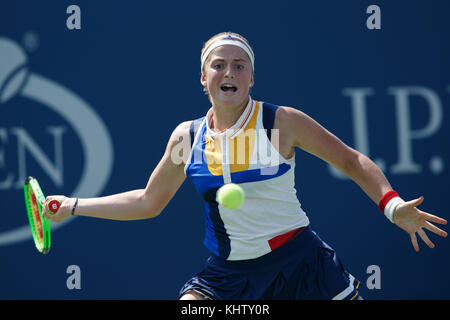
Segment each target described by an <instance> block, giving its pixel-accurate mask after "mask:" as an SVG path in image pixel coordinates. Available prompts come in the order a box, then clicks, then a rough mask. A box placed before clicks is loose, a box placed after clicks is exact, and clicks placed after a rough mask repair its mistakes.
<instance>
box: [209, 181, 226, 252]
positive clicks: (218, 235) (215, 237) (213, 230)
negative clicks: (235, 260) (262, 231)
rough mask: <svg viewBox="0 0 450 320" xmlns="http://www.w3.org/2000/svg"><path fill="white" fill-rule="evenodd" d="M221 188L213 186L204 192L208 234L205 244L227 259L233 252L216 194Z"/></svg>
mask: <svg viewBox="0 0 450 320" xmlns="http://www.w3.org/2000/svg"><path fill="white" fill-rule="evenodd" d="M218 189H219V188H213V189H210V190H208V191H206V192H205V193H204V194H203V199H204V200H205V202H206V204H207V205H206V206H205V221H206V234H205V240H204V242H203V243H204V244H205V246H206V247H207V248H208V249H209V250H210V251H211V252H212V253H213V254H215V255H216V256H219V257H222V258H224V259H227V258H228V256H229V255H230V252H231V243H230V237H229V235H228V233H227V230H226V228H225V223H224V222H223V220H222V217H221V216H220V212H219V204H218V203H217V201H216V194H217V190H218Z"/></svg>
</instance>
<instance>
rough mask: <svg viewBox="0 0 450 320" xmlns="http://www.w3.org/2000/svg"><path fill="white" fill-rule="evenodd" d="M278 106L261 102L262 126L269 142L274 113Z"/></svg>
mask: <svg viewBox="0 0 450 320" xmlns="http://www.w3.org/2000/svg"><path fill="white" fill-rule="evenodd" d="M277 109H278V106H276V105H274V104H271V103H267V102H263V126H264V129H266V131H267V138H268V139H269V141H271V138H272V129H273V123H274V121H275V113H276V112H277Z"/></svg>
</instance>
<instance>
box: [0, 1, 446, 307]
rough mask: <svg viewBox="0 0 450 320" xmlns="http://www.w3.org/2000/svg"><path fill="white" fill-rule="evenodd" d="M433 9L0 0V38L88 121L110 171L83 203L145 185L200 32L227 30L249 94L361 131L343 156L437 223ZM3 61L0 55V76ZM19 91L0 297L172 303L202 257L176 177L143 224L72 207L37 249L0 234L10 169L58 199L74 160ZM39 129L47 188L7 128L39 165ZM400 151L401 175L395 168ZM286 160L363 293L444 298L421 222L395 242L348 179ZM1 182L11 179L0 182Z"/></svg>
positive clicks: (9, 105)
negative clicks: (244, 57)
mask: <svg viewBox="0 0 450 320" xmlns="http://www.w3.org/2000/svg"><path fill="white" fill-rule="evenodd" d="M71 4H77V5H78V6H79V7H80V8H81V29H80V30H69V29H68V28H67V27H66V19H67V18H68V17H69V14H67V13H66V8H67V7H68V6H69V5H71ZM372 4H376V5H378V6H379V7H380V9H381V30H369V29H368V28H367V27H366V20H367V18H368V17H369V14H367V13H366V9H367V7H368V6H369V5H372ZM449 9H450V5H449V2H448V1H443V0H442V1H437V0H436V1H432V2H431V1H425V0H422V1H400V0H399V1H359V0H358V1H357V0H352V1H331V0H330V1H323V0H321V1H275V2H273V1H228V2H226V3H224V2H220V1H190V2H188V1H165V2H164V3H163V2H149V1H116V2H112V1H95V3H94V2H92V1H58V3H56V2H54V1H39V2H35V1H14V2H11V1H2V2H1V3H0V37H2V39H0V42H2V41H3V42H5V39H9V40H10V41H13V42H15V43H16V45H17V47H19V48H21V50H22V51H23V52H24V53H25V55H26V57H27V70H29V73H30V74H31V73H32V74H37V75H41V76H43V77H45V78H46V79H51V80H52V81H54V82H55V83H57V84H58V86H62V87H64V88H67V89H68V90H70V92H72V93H73V94H75V95H77V96H78V97H81V98H82V99H83V100H84V101H85V103H86V104H87V105H88V106H89V108H90V109H91V110H93V111H95V113H96V114H97V115H98V116H99V118H100V119H101V121H102V122H103V123H104V125H105V126H106V128H107V131H108V133H109V135H110V138H111V141H112V147H113V158H112V170H111V172H110V174H108V175H107V180H106V183H105V185H104V187H102V188H101V190H100V191H99V192H98V193H97V194H90V196H97V195H109V194H113V193H118V192H123V191H127V190H131V189H136V188H143V187H145V184H146V182H147V179H148V177H149V175H150V174H151V172H152V170H153V168H154V167H155V166H156V164H157V163H158V161H159V159H160V157H161V156H162V154H163V152H164V149H165V145H166V142H167V140H168V138H169V136H170V133H171V132H172V130H173V129H174V128H175V127H176V126H177V124H178V123H180V122H181V121H184V120H189V119H194V118H197V117H200V116H202V115H203V114H205V113H206V111H207V110H208V108H209V107H210V105H209V102H208V99H207V97H206V96H205V95H204V94H203V93H202V87H201V84H200V81H199V76H200V61H199V54H200V50H201V47H202V45H203V42H204V41H206V40H207V39H208V38H209V37H210V36H212V35H214V34H216V33H218V32H221V31H235V32H238V33H241V34H242V35H244V36H245V37H247V38H248V39H249V41H250V43H251V44H252V46H253V49H254V51H255V55H256V61H255V71H256V72H255V81H256V84H255V87H254V88H253V90H252V96H253V98H255V99H258V100H264V101H268V102H272V103H276V104H281V105H288V106H292V107H296V108H298V109H301V110H303V111H304V112H306V113H307V114H309V115H310V116H312V117H313V118H315V119H316V120H317V121H319V122H320V123H321V124H322V125H324V126H325V127H326V128H328V129H329V130H330V131H332V132H333V133H335V134H336V135H337V136H338V137H340V138H341V139H342V140H343V141H344V142H346V143H347V144H349V145H351V146H353V147H355V146H356V147H358V146H357V144H358V136H357V135H356V134H355V130H354V128H355V126H356V124H359V125H361V126H362V127H363V128H365V129H366V132H367V140H366V142H365V143H361V144H360V147H361V146H362V147H363V148H365V149H366V150H361V151H366V153H369V154H368V155H369V156H370V157H371V158H372V159H375V160H377V163H380V164H381V166H382V167H383V169H384V172H385V174H386V176H387V177H388V179H389V181H390V182H391V184H392V185H393V187H394V188H395V189H396V190H398V191H399V192H400V194H401V196H402V197H403V198H404V199H412V198H414V197H418V196H420V195H424V196H425V202H424V204H423V205H422V207H421V208H422V209H423V210H425V211H428V212H430V213H435V214H437V215H439V216H442V217H444V218H447V219H448V218H449V209H450V205H449V202H448V201H447V193H448V184H447V181H448V180H449V178H450V175H449V169H448V167H449V160H450V152H449V146H450V143H449V138H450V134H449V132H450V130H449V119H448V118H449V107H450V77H449V70H450V60H449V57H450V45H449V41H448V39H449V33H450V32H449V31H450V20H449V19H448V11H449ZM10 63H12V62H11V58H10V57H9V56H8V58H7V57H6V53H5V52H2V51H1V50H0V66H3V69H1V68H0V70H6V69H7V67H6V66H9V64H10ZM0 79H2V78H1V74H0ZM3 80H4V79H3ZM4 82H6V81H4ZM26 86H27V83H24V84H23V87H26ZM0 88H2V85H1V84H0ZM362 88H364V90H366V91H365V92H369V93H370V94H368V95H367V96H366V100H365V103H366V105H365V110H366V116H367V122H364V121H362V120H357V118H356V117H355V113H354V112H353V111H354V110H356V108H357V107H358V106H359V107H361V105H357V104H356V102H355V100H352V96H350V95H349V94H348V92H349V90H356V89H357V90H360V91H359V92H362V91H361V90H363V89H362ZM417 88H421V90H422V91H421V92H423V91H424V90H425V91H426V92H428V93H430V92H431V93H430V94H431V95H432V96H433V97H434V98H435V99H434V100H433V101H434V102H431V100H430V99H431V98H424V96H421V95H420V94H414V92H416V91H414V90H416V89H417ZM0 90H5V89H4V88H3V89H0ZM20 90H21V89H20V88H18V92H17V93H16V94H15V95H14V96H12V97H10V98H9V99H7V101H3V102H0V185H1V187H0V214H1V215H2V219H1V220H0V221H1V222H0V298H2V299H41V298H44V299H54V298H58V299H175V298H176V297H177V293H178V290H179V288H180V287H181V286H182V285H183V284H184V282H185V281H186V280H187V279H188V278H189V277H190V276H191V275H192V274H193V273H195V272H197V271H198V270H200V268H202V266H203V264H204V260H205V259H206V258H207V256H208V252H207V250H206V249H205V248H204V247H203V245H202V241H203V235H204V230H203V228H204V224H203V212H202V203H201V200H200V197H199V196H198V195H197V194H196V193H195V190H194V188H193V186H192V185H191V184H190V182H189V181H186V182H185V183H184V184H183V186H182V187H181V189H180V190H179V191H178V193H177V194H176V195H175V197H174V199H173V200H172V202H171V203H170V204H169V205H168V206H167V207H166V209H165V210H164V211H163V213H162V214H161V215H160V216H159V217H157V218H156V219H152V220H145V221H133V222H116V221H107V220H100V219H93V218H74V219H72V220H71V221H70V222H68V223H66V224H65V225H63V226H60V227H59V228H57V229H55V230H54V232H53V238H52V242H53V243H52V250H51V252H50V253H49V254H48V255H45V256H44V255H40V254H39V253H38V252H37V251H36V249H35V248H34V245H33V243H32V240H31V238H29V237H27V238H26V239H18V240H17V241H9V242H8V243H6V241H5V240H4V239H5V237H6V235H11V234H12V232H15V231H16V230H19V229H20V228H21V227H23V226H26V225H27V223H28V222H27V217H26V212H25V208H24V204H23V191H22V189H21V183H22V180H20V179H19V178H20V176H21V175H23V174H24V171H25V172H26V175H33V176H35V177H37V178H38V179H39V181H40V182H41V185H43V189H44V192H45V193H46V194H48V195H50V194H66V195H71V194H72V193H73V192H74V190H75V187H76V186H77V184H78V183H79V181H80V179H81V175H82V172H83V170H84V168H85V166H86V161H87V160H86V159H87V155H86V154H85V149H84V148H83V142H82V141H81V140H80V137H79V135H78V134H77V132H76V131H75V130H74V128H73V125H72V123H71V122H70V121H69V122H68V121H66V119H64V118H63V117H61V115H60V114H58V112H55V111H54V110H52V109H50V108H48V106H46V105H45V104H43V103H39V102H36V101H33V100H32V99H29V98H27V97H25V96H24V95H23V94H21V91H20ZM401 90H403V91H401ZM405 90H406V91H405ZM353 92H355V91H353ZM400 92H408V93H409V94H410V95H409V96H408V97H409V98H408V106H409V107H408V109H407V111H408V113H407V114H408V116H409V119H408V118H403V120H405V121H406V122H405V123H407V124H408V126H409V130H410V131H412V132H416V135H417V136H418V137H417V138H414V139H409V138H408V137H407V136H405V132H404V131H402V132H400V131H399V127H400V126H401V125H400V124H399V123H400V122H399V120H400V119H399V113H398V110H400V109H401V108H403V109H402V110H406V109H405V105H401V102H399V100H398V99H396V97H399V94H400ZM45 94H52V93H51V92H50V91H49V93H45ZM0 96H1V91H0ZM436 99H437V100H436ZM436 101H437V102H436ZM63 102H64V101H63ZM63 102H62V103H63ZM433 103H434V105H433V106H434V107H432V106H431V105H432V104H433ZM360 110H361V109H360ZM433 119H434V120H433ZM433 121H434V122H433ZM432 124H434V127H432ZM52 126H58V127H63V128H64V130H65V132H64V134H63V135H62V159H63V166H62V167H58V168H59V170H60V173H62V176H63V182H62V183H61V184H59V185H58V184H57V183H55V180H54V179H53V178H51V177H50V175H49V170H46V169H44V168H43V165H42V161H39V160H36V157H35V156H34V155H33V153H32V152H31V151H30V150H29V149H27V148H25V152H24V153H23V154H20V152H21V150H22V149H21V148H22V147H23V144H21V143H23V141H22V140H20V139H19V136H18V134H17V128H21V130H22V132H24V131H25V132H27V133H28V134H29V136H31V137H32V138H33V141H34V145H35V146H37V147H38V148H40V149H41V150H42V151H43V152H44V153H46V154H47V157H48V159H49V160H50V161H51V163H53V166H55V159H56V158H55V150H54V144H55V141H54V136H52V135H51V134H49V133H48V131H47V130H48V128H49V127H52ZM427 129H429V130H428V131H426V130H427ZM423 130H425V131H426V132H422V133H423V134H422V135H421V134H420V132H421V131H423ZM399 132H400V133H399ZM417 132H419V133H417ZM413 135H414V133H413ZM420 135H421V136H420ZM359 138H361V136H359ZM21 141H22V142H21ZM405 147H410V149H409V151H408V152H409V153H407V154H408V159H409V160H412V162H413V163H414V164H416V165H418V166H420V170H418V172H413V170H410V169H405V170H403V172H396V171H395V165H396V164H398V163H399V162H400V154H401V150H403V152H405V151H404V149H402V148H405ZM24 155H25V156H24ZM24 159H25V160H24ZM102 159H103V158H101V157H98V161H100V162H101V161H103V160H102ZM408 159H407V160H408ZM105 161H106V160H105ZM55 170H56V171H58V170H57V169H55ZM296 170H297V172H296V173H297V181H296V182H297V191H298V195H299V198H300V201H301V202H302V206H303V208H304V209H305V211H306V212H307V213H308V215H309V217H310V220H311V221H312V223H311V225H312V227H313V229H315V230H316V231H317V232H318V234H319V235H320V236H321V237H322V238H323V239H324V240H325V241H327V242H328V243H329V244H330V245H331V246H333V247H334V248H335V249H336V251H337V252H338V254H339V255H340V257H341V259H342V260H343V262H344V265H345V266H346V268H347V269H348V270H349V271H350V272H351V273H352V274H353V275H354V276H355V277H357V278H359V279H360V280H361V281H362V285H361V294H362V296H363V297H365V298H368V299H448V298H450V294H449V291H448V287H449V285H450V276H449V272H448V270H449V269H450V257H449V252H450V251H449V250H450V242H449V241H448V239H442V238H439V237H437V236H435V235H434V234H431V233H429V232H428V234H429V237H430V239H431V240H432V241H434V242H435V244H436V248H434V249H429V248H428V247H426V245H425V244H424V243H423V242H421V241H420V240H419V242H420V243H419V244H420V247H421V251H420V252H419V253H416V252H414V250H413V248H412V246H411V243H410V240H409V236H408V235H407V234H406V233H405V232H403V231H402V230H400V229H399V228H397V227H396V226H394V225H392V224H391V223H390V222H389V221H388V220H387V219H385V218H384V217H383V216H382V214H381V213H380V212H379V211H378V208H377V206H376V205H375V204H374V203H372V202H371V201H370V200H369V199H368V197H367V196H366V195H365V194H364V193H363V192H362V191H360V189H359V188H358V187H357V186H356V185H355V184H354V183H353V182H351V181H349V180H346V179H341V178H338V177H336V176H335V175H334V174H333V173H332V172H331V171H330V169H329V167H328V166H327V165H326V164H325V163H324V162H322V161H321V160H319V159H317V158H314V157H313V156H311V155H309V154H306V153H304V152H302V151H300V150H298V151H297V167H296ZM8 177H13V179H14V180H13V181H14V183H12V184H9V185H8V184H7V183H5V181H7V179H8ZM1 182H3V184H1ZM53 227H55V224H53ZM445 229H446V228H445ZM447 231H448V230H447ZM2 237H3V238H2ZM2 239H3V240H2ZM9 239H10V238H9ZM1 241H3V243H1ZM70 265H78V266H79V267H80V269H81V289H80V290H69V289H68V288H67V286H66V280H67V278H68V277H69V274H67V273H66V269H67V267H68V266H70ZM371 265H377V266H379V268H380V271H381V288H380V289H372V290H370V289H368V288H367V286H366V280H367V279H368V278H369V276H370V274H368V273H367V272H366V270H367V268H368V267H369V266H371Z"/></svg>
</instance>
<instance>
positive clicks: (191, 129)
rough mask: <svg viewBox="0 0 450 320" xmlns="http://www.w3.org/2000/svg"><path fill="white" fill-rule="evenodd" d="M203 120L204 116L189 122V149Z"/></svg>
mask: <svg viewBox="0 0 450 320" xmlns="http://www.w3.org/2000/svg"><path fill="white" fill-rule="evenodd" d="M204 118H205V116H203V117H201V118H198V119H195V120H192V122H191V126H190V127H189V134H190V136H191V147H192V144H193V143H194V138H195V134H196V133H197V131H198V129H199V128H200V124H201V123H202V121H203V119H204Z"/></svg>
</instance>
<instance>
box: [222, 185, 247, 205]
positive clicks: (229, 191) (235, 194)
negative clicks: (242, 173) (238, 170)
mask: <svg viewBox="0 0 450 320" xmlns="http://www.w3.org/2000/svg"><path fill="white" fill-rule="evenodd" d="M244 199H245V193H244V190H242V188H241V187H240V186H238V185H237V184H235V183H227V184H225V185H223V186H222V187H220V188H219V190H217V195H216V200H217V202H218V203H220V204H221V205H222V206H224V207H225V208H227V209H233V210H234V209H238V208H239V207H240V206H241V205H242V203H243V202H244Z"/></svg>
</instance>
